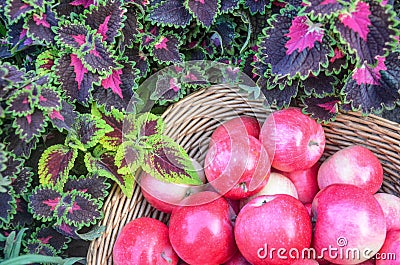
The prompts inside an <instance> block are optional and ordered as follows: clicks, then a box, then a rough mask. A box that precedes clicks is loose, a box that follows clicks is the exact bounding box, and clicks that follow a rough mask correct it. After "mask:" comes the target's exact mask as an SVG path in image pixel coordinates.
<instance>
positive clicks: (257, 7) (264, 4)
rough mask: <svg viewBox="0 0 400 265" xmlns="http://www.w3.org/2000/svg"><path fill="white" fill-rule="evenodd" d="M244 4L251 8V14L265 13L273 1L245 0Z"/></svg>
mask: <svg viewBox="0 0 400 265" xmlns="http://www.w3.org/2000/svg"><path fill="white" fill-rule="evenodd" d="M244 5H245V7H246V8H248V9H249V10H250V13H251V14H255V13H257V12H258V13H261V14H264V13H265V9H266V8H270V7H271V1H270V0H245V2H244Z"/></svg>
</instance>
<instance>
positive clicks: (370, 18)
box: [335, 0, 395, 64]
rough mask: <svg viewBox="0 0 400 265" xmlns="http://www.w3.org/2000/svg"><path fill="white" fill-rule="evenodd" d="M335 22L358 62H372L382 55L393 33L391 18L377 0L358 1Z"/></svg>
mask: <svg viewBox="0 0 400 265" xmlns="http://www.w3.org/2000/svg"><path fill="white" fill-rule="evenodd" d="M339 18H340V21H337V22H336V23H335V26H336V29H337V30H338V31H339V33H340V35H341V37H342V38H343V39H344V40H345V41H346V42H347V43H348V45H349V46H350V48H351V49H354V50H356V52H357V56H358V58H359V60H360V62H364V61H367V63H368V64H373V63H374V62H375V60H376V56H383V55H384V54H385V49H387V48H388V47H387V44H388V43H389V42H390V41H391V40H392V39H391V36H394V35H395V31H394V30H393V18H392V14H391V13H390V12H387V11H386V7H384V6H382V5H381V4H380V3H379V1H372V0H371V1H366V2H362V1H360V2H358V4H357V9H356V11H354V12H353V13H351V14H347V15H346V14H341V15H340V16H339Z"/></svg>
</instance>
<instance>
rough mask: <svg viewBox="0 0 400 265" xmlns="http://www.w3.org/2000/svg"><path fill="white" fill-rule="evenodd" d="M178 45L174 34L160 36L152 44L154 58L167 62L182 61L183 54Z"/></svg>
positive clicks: (177, 39)
mask: <svg viewBox="0 0 400 265" xmlns="http://www.w3.org/2000/svg"><path fill="white" fill-rule="evenodd" d="M179 45H180V43H179V38H178V37H177V36H175V35H172V34H169V35H166V36H160V37H159V38H158V40H157V41H156V42H155V43H154V45H153V46H154V47H153V55H154V59H155V60H157V61H159V62H161V63H167V64H169V63H179V62H182V60H183V56H182V54H181V53H180V52H179Z"/></svg>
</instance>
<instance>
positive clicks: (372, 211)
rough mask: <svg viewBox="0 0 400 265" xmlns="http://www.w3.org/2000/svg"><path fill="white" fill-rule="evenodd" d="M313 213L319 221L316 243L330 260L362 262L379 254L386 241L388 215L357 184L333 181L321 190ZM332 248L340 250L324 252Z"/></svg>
mask: <svg viewBox="0 0 400 265" xmlns="http://www.w3.org/2000/svg"><path fill="white" fill-rule="evenodd" d="M312 213H313V219H314V220H316V223H315V227H314V238H313V246H314V248H315V250H316V251H317V253H323V257H324V259H325V260H328V261H330V262H333V263H337V264H357V263H361V262H363V261H365V260H367V259H369V258H371V257H372V256H373V255H374V254H375V253H377V252H378V251H379V249H380V248H381V247H382V245H383V242H384V241H385V234H386V222H385V216H384V214H383V211H382V209H381V207H380V205H379V203H378V201H377V200H376V199H375V198H374V196H373V195H372V194H370V193H369V192H368V191H365V190H363V189H361V188H359V187H357V186H354V185H350V184H332V185H330V186H328V187H326V188H324V189H322V190H321V191H319V192H318V194H317V195H316V196H315V198H314V200H313V202H312ZM330 248H336V249H337V250H336V251H333V252H332V253H330V252H329V251H325V252H323V250H324V249H328V250H329V249H330ZM339 250H340V251H342V253H344V254H343V255H341V254H340V253H341V252H340V251H339ZM352 250H356V251H355V253H353V252H352ZM365 250H369V251H368V253H365Z"/></svg>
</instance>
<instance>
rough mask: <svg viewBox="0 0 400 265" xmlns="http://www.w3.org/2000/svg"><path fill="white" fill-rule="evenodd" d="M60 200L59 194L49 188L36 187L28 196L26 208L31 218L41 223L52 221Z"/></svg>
mask: <svg viewBox="0 0 400 265" xmlns="http://www.w3.org/2000/svg"><path fill="white" fill-rule="evenodd" d="M60 200H61V194H60V193H59V192H58V191H56V190H54V189H52V188H49V187H43V186H38V187H36V188H35V189H34V190H33V191H32V194H31V195H30V196H29V204H28V207H29V209H30V210H31V212H32V213H33V216H34V217H35V218H37V219H41V220H43V221H49V220H51V219H53V215H54V211H55V209H56V207H57V206H58V204H59V203H60Z"/></svg>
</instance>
